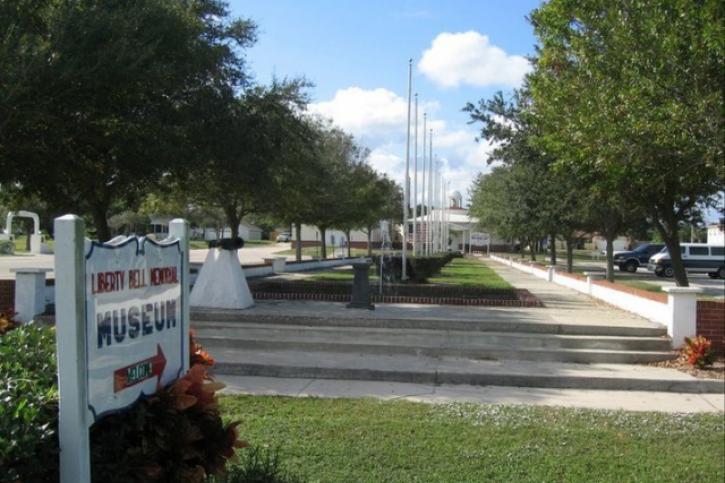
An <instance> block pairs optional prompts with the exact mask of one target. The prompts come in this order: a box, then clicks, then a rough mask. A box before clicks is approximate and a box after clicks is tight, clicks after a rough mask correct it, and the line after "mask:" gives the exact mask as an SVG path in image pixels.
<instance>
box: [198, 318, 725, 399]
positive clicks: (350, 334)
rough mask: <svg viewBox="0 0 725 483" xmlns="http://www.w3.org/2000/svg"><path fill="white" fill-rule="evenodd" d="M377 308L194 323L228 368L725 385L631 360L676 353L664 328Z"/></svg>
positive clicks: (379, 376)
mask: <svg viewBox="0 0 725 483" xmlns="http://www.w3.org/2000/svg"><path fill="white" fill-rule="evenodd" d="M375 312H376V311H371V312H368V311H350V312H349V313H350V314H354V316H352V315H351V316H345V315H342V316H338V314H337V313H336V314H335V316H328V315H325V314H320V315H319V316H317V317H315V316H314V315H312V314H310V313H307V314H304V315H303V316H297V315H295V314H292V313H290V312H287V313H284V314H273V313H259V312H256V313H255V312H254V311H251V312H218V311H217V312H211V311H209V312H203V313H198V312H195V313H193V314H192V328H193V329H194V330H195V331H196V333H197V338H198V339H199V341H200V342H201V343H202V345H204V347H205V348H206V349H207V350H209V351H210V353H211V354H212V355H213V356H214V358H215V359H216V360H217V365H216V366H215V371H216V372H217V373H219V374H224V375H239V376H265V377H280V378H316V379H343V380H361V381H395V382H405V383H424V384H465V385H474V386H488V385H493V386H521V387H550V388H562V389H571V388H577V389H605V390H639V391H670V392H684V393H707V392H716V393H722V391H723V388H724V386H723V383H722V381H710V380H702V379H695V378H693V377H692V376H690V375H688V374H684V373H682V372H679V371H676V370H674V369H663V368H657V367H651V366H644V365H634V364H635V363H638V362H650V361H660V360H666V359H669V358H672V353H671V352H669V347H670V341H669V339H668V338H667V337H666V334H665V332H664V329H662V328H660V327H654V326H652V327H650V326H619V327H617V326H604V325H586V324H559V323H556V322H553V321H552V322H541V321H539V322H534V321H527V320H523V321H521V320H520V319H519V318H513V317H505V318H502V317H501V314H498V315H497V312H492V311H481V312H477V314H480V315H481V317H479V318H477V319H474V318H470V319H464V318H462V317H456V312H455V311H451V317H450V318H446V319H443V318H442V317H420V316H418V317H416V316H411V317H410V318H405V319H404V318H396V317H388V316H384V314H382V313H377V314H376V313H375ZM381 312H382V311H381ZM347 313H348V312H343V314H347ZM486 314H491V317H490V318H488V317H487V316H486ZM519 314H521V313H519ZM524 315H525V314H524ZM539 320H542V319H539Z"/></svg>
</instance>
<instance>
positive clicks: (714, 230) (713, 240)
mask: <svg viewBox="0 0 725 483" xmlns="http://www.w3.org/2000/svg"><path fill="white" fill-rule="evenodd" d="M707 244H708V245H720V246H722V245H725V225H710V226H708V227H707Z"/></svg>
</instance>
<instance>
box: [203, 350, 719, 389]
mask: <svg viewBox="0 0 725 483" xmlns="http://www.w3.org/2000/svg"><path fill="white" fill-rule="evenodd" d="M214 357H215V358H216V360H217V365H216V366H215V368H214V371H215V373H217V374H223V375H237V376H263V377H284V378H306V379H343V380H361V381H388V382H404V383H417V384H435V385H440V384H465V385H471V386H518V387H549V388H560V389H602V390H624V391H627V390H630V391H657V392H678V393H722V391H723V383H722V381H715V380H703V379H695V378H693V377H691V376H689V375H687V374H684V373H682V372H679V371H676V370H674V369H660V368H656V367H649V366H635V365H627V364H576V363H562V362H541V361H513V360H503V361H490V360H486V361H482V360H471V359H463V358H452V357H450V358H449V357H443V358H433V357H424V356H412V355H375V356H372V355H370V354H349V353H330V352H301V351H263V350H247V351H238V350H235V349H220V348H215V350H214Z"/></svg>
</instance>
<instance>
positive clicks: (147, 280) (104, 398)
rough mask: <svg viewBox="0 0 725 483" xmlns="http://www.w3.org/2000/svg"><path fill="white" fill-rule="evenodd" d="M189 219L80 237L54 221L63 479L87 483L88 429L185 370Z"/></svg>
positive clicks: (69, 221)
mask: <svg viewBox="0 0 725 483" xmlns="http://www.w3.org/2000/svg"><path fill="white" fill-rule="evenodd" d="M188 229H189V228H188V224H187V222H186V221H184V220H180V219H176V220H173V221H172V222H171V223H170V224H169V233H170V236H171V238H169V239H167V240H164V241H162V242H155V241H152V240H150V239H147V238H137V237H128V238H126V237H118V238H116V239H114V240H111V241H110V242H108V243H98V242H91V241H88V240H85V239H84V236H83V235H84V231H85V227H84V223H83V220H81V219H80V218H78V217H77V216H74V215H66V216H63V217H60V218H57V219H56V220H55V235H56V262H55V263H56V265H55V272H56V301H57V302H56V327H57V332H56V333H57V346H58V380H59V392H60V413H59V418H60V420H59V439H60V450H61V454H60V471H61V482H62V483H70V482H74V483H75V482H80V483H84V482H90V455H89V449H90V445H89V433H88V430H89V428H90V425H91V424H93V422H95V421H97V420H98V419H100V418H101V417H102V416H104V415H106V414H109V413H112V412H117V411H120V410H122V409H124V408H127V407H129V406H131V405H132V404H134V403H135V402H136V401H138V399H139V398H141V397H142V396H144V395H151V394H153V393H154V392H155V391H156V390H157V389H158V388H159V387H163V386H165V385H166V384H169V383H171V382H173V381H174V380H175V379H177V378H178V377H180V376H181V375H182V374H183V373H184V372H185V371H186V370H188V367H189V356H188V354H189V348H188V344H189V339H188V337H189V335H188V333H189V305H188V291H189V290H188V280H189V276H188V270H189V248H188Z"/></svg>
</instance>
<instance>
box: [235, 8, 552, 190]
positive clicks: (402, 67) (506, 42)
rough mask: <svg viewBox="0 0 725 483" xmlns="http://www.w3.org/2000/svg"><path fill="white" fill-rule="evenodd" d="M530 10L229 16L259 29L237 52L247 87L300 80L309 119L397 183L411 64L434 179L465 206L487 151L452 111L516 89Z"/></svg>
mask: <svg viewBox="0 0 725 483" xmlns="http://www.w3.org/2000/svg"><path fill="white" fill-rule="evenodd" d="M538 4H539V2H536V1H524V0H513V1H506V2H501V1H496V2H494V1H484V0H468V1H457V0H456V1H451V0H446V1H387V2H386V1H364V2H363V1H357V2H353V1H345V0H338V1H326V0H325V1H323V0H317V1H314V0H304V1H303V0H297V1H291V0H267V1H252V0H235V1H231V2H230V8H231V11H232V14H233V15H234V16H240V17H247V18H251V19H252V20H254V21H255V22H256V23H257V24H258V26H259V39H258V42H257V44H256V45H255V46H254V47H252V48H251V49H249V51H248V52H247V59H248V61H249V63H250V67H251V69H252V71H253V72H254V74H255V77H256V79H257V81H259V82H262V83H266V82H269V80H270V79H271V78H272V76H273V75H276V76H277V77H294V76H301V75H303V76H305V77H306V78H307V79H309V80H310V81H312V82H313V83H314V84H315V87H314V88H313V89H312V90H311V92H310V94H311V96H312V99H313V103H312V104H311V106H310V110H311V111H313V112H315V113H318V114H321V115H324V116H326V117H330V118H332V119H333V121H335V122H336V124H338V125H340V126H341V127H342V128H344V129H345V130H347V131H349V132H351V133H352V134H354V135H355V136H356V137H357V138H358V139H359V140H360V142H361V143H362V144H364V145H366V146H367V147H368V148H370V150H371V151H372V154H371V157H370V163H371V164H372V165H373V166H374V167H375V168H376V169H378V170H380V171H384V172H386V173H387V174H389V175H390V176H391V177H393V178H394V179H396V180H397V181H399V182H401V183H402V181H403V172H404V168H405V164H404V160H405V115H406V109H407V104H406V102H407V61H408V59H409V58H413V65H414V71H413V89H414V91H417V92H418V94H419V99H420V101H419V102H420V107H419V113H420V119H421V123H422V112H423V111H424V110H426V111H427V112H428V113H429V114H428V115H429V120H431V125H430V126H429V127H432V128H433V129H434V136H433V140H434V145H433V149H434V153H435V154H436V155H437V157H438V159H439V160H440V161H441V164H442V171H443V173H444V176H445V177H446V178H447V179H448V180H450V182H451V189H452V190H453V189H456V190H459V191H461V193H463V195H464V198H467V194H468V187H469V185H470V182H471V180H472V179H473V178H475V175H476V174H477V173H478V172H479V171H486V170H487V166H486V163H485V158H486V153H487V151H488V150H489V149H490V147H488V146H486V145H480V144H476V142H475V140H474V138H475V136H476V129H477V128H476V127H474V126H469V125H467V123H466V121H467V116H466V115H465V113H462V112H461V108H462V107H463V106H464V105H465V103H466V102H467V101H476V100H478V99H480V98H487V97H490V96H491V95H492V94H493V93H494V92H496V91H497V90H504V91H510V90H511V89H512V88H514V87H515V86H517V85H519V83H520V80H521V77H522V76H523V74H524V73H525V71H526V69H527V68H528V66H527V63H526V62H525V60H524V59H523V56H526V55H529V54H531V53H532V52H533V46H534V43H535V40H534V36H533V34H532V29H531V26H530V25H529V24H528V22H527V21H526V19H525V17H526V15H527V14H528V13H529V12H530V11H531V10H532V9H533V8H535V7H536V6H537V5H538ZM421 136H422V126H421ZM421 141H422V139H421ZM411 149H412V148H411Z"/></svg>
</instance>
